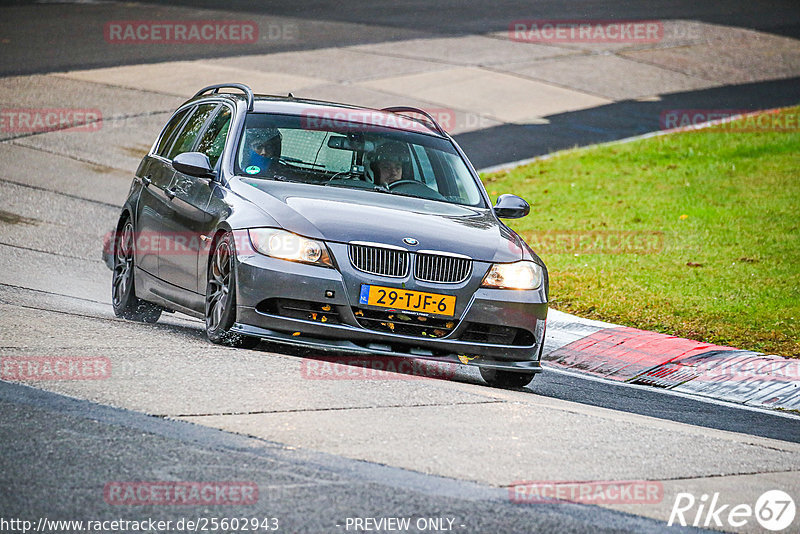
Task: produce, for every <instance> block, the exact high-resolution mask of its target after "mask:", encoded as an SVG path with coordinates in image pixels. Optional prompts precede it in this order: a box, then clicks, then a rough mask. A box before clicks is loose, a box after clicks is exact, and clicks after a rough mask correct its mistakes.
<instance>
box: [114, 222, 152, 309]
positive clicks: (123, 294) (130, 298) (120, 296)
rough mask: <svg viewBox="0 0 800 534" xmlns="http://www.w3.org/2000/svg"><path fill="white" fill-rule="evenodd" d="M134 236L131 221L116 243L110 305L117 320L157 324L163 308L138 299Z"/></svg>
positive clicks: (116, 238) (123, 229) (125, 224)
mask: <svg viewBox="0 0 800 534" xmlns="http://www.w3.org/2000/svg"><path fill="white" fill-rule="evenodd" d="M133 236H134V232H133V221H131V220H130V219H129V218H128V219H126V220H125V223H124V224H123V226H122V231H121V232H119V233H118V234H117V235H116V236H115V237H114V241H113V243H114V245H113V251H112V252H113V259H112V262H113V263H112V268H113V274H112V275H111V305H112V306H113V307H114V315H116V316H117V317H122V318H123V319H128V320H130V321H139V322H141V323H155V322H156V321H158V318H159V317H161V312H162V311H163V308H162V307H161V306H158V305H156V304H153V303H152V302H147V301H145V300H142V299H140V298H137V297H136V289H135V288H134V268H135V266H134V248H133V247H134V239H133Z"/></svg>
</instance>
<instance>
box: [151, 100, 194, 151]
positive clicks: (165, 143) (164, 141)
mask: <svg viewBox="0 0 800 534" xmlns="http://www.w3.org/2000/svg"><path fill="white" fill-rule="evenodd" d="M191 109H192V108H186V109H184V110H183V111H181V112H179V113H178V114H176V115H175V116H174V117H172V120H171V121H169V122H168V123H167V127H166V128H164V133H163V134H162V135H161V140H160V141H159V142H158V147H156V154H157V155H159V156H161V157H164V158H165V157H167V150H169V147H170V146H171V145H172V141H174V140H175V135H177V133H178V127H179V126H180V125H181V123H182V122H183V119H185V118H186V115H188V114H189V111H191Z"/></svg>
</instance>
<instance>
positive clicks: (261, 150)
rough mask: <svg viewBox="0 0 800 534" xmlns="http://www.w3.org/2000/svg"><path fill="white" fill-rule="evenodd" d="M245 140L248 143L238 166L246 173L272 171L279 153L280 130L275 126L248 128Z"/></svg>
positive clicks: (262, 173)
mask: <svg viewBox="0 0 800 534" xmlns="http://www.w3.org/2000/svg"><path fill="white" fill-rule="evenodd" d="M245 140H246V142H247V143H248V145H247V149H246V151H245V155H244V157H243V158H242V163H241V165H240V167H241V168H242V169H244V170H245V172H247V173H248V174H260V175H264V174H265V173H266V172H268V171H272V172H274V171H275V168H276V167H277V165H275V164H274V163H276V162H277V160H278V158H279V157H280V155H281V142H282V136H281V132H280V131H279V130H278V129H277V128H258V129H250V130H247V132H246V133H245ZM270 167H272V168H270ZM248 169H249V170H248Z"/></svg>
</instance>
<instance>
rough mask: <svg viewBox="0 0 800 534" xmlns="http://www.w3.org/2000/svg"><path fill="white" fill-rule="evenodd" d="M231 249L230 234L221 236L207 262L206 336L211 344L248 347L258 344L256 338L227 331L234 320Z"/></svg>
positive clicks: (234, 285)
mask: <svg viewBox="0 0 800 534" xmlns="http://www.w3.org/2000/svg"><path fill="white" fill-rule="evenodd" d="M234 252H235V251H234V248H233V240H232V239H231V234H224V235H222V236H221V237H220V238H219V239H218V240H217V243H216V245H215V247H214V252H213V254H212V256H211V261H210V262H209V265H208V282H207V284H206V312H205V316H206V336H208V339H209V341H211V342H212V343H217V344H220V345H228V346H231V347H243V348H248V349H251V348H253V347H255V346H256V345H258V343H259V341H260V340H259V339H258V338H256V337H250V336H243V335H242V334H238V333H236V332H231V330H230V329H231V327H232V326H233V323H234V322H236V280H235V270H234V268H233V261H234Z"/></svg>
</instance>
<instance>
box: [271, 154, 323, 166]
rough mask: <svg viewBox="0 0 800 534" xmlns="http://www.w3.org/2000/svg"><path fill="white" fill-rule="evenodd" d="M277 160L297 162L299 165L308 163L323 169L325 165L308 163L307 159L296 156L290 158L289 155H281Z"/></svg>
mask: <svg viewBox="0 0 800 534" xmlns="http://www.w3.org/2000/svg"><path fill="white" fill-rule="evenodd" d="M278 160H279V161H286V162H289V163H299V164H301V165H308V166H310V167H322V168H323V169H324V168H325V165H322V164H321V163H310V162H308V161H303V160H302V159H297V158H291V157H289V156H281V157H280V158H278Z"/></svg>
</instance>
